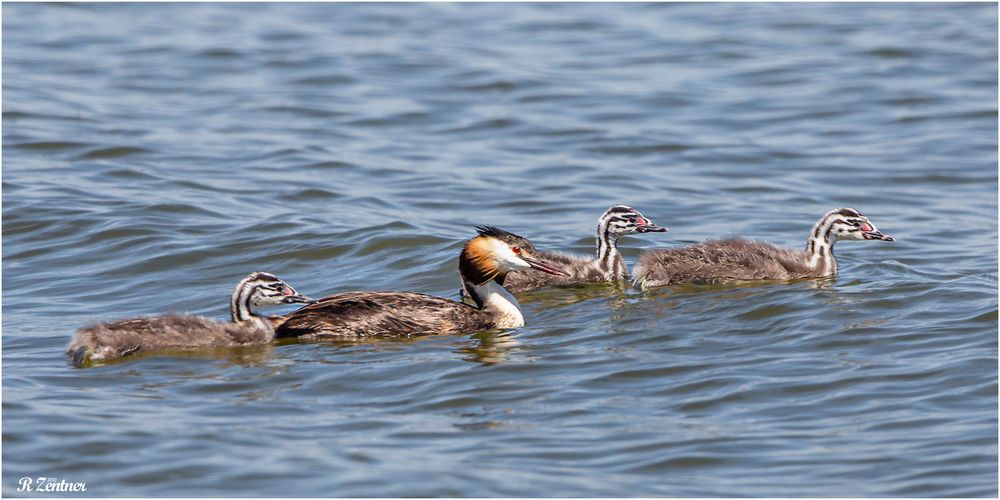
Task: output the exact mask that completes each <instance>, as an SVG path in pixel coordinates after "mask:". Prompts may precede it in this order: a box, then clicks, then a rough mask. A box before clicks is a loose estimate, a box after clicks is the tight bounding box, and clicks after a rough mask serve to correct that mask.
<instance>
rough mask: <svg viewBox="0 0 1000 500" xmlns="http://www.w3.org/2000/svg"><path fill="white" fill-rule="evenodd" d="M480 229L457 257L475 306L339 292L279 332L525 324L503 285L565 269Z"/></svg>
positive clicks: (498, 232) (398, 331)
mask: <svg viewBox="0 0 1000 500" xmlns="http://www.w3.org/2000/svg"><path fill="white" fill-rule="evenodd" d="M476 230H477V231H478V233H479V234H478V236H476V237H475V238H472V239H471V240H469V242H468V243H466V245H465V247H464V248H463V249H462V253H461V255H460V256H459V258H458V268H459V272H460V273H461V275H462V281H463V284H464V287H465V289H466V290H468V292H469V296H470V297H471V298H472V300H473V301H474V302H475V303H476V305H475V306H472V305H469V304H465V303H462V302H456V301H454V300H450V299H445V298H442V297H435V296H433V295H426V294H422V293H415V292H346V293H338V294H335V295H331V296H329V297H325V298H323V299H320V300H319V301H317V302H316V303H314V304H310V305H308V306H305V307H303V308H301V309H299V310H297V311H295V312H293V313H291V314H289V315H288V316H287V317H286V319H285V321H284V322H283V323H282V324H281V325H279V326H278V327H277V329H276V336H277V337H299V336H303V337H341V338H342V337H380V336H391V337H408V336H413V335H442V334H455V333H466V332H474V331H478V330H487V329H494V328H517V327H520V326H524V316H523V315H522V314H521V309H520V307H519V306H518V304H517V300H516V299H514V297H513V296H511V295H510V293H508V292H507V290H505V289H504V288H503V283H504V279H505V278H506V277H507V273H509V272H511V271H518V270H527V269H535V270H538V271H541V272H545V273H550V274H556V275H566V272H565V271H563V270H561V269H559V268H558V267H556V266H554V265H552V264H551V263H549V262H546V261H545V260H544V259H541V258H539V257H538V256H537V253H536V251H535V248H534V246H532V244H531V242H530V241H528V240H527V239H525V238H522V237H520V236H517V235H515V234H511V233H508V232H507V231H504V230H502V229H498V228H495V227H491V226H485V227H477V228H476Z"/></svg>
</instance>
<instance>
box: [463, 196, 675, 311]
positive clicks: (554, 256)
mask: <svg viewBox="0 0 1000 500" xmlns="http://www.w3.org/2000/svg"><path fill="white" fill-rule="evenodd" d="M666 231H667V228H665V227H662V226H657V225H656V224H654V223H653V221H651V220H649V219H647V218H646V217H643V215H642V214H641V213H639V211H638V210H636V209H634V208H632V207H628V206H625V205H615V206H613V207H611V208H609V209H607V210H606V211H605V212H604V213H603V214H602V215H601V217H600V218H599V219H597V256H596V257H593V258H587V257H580V256H576V255H566V254H564V253H559V252H540V253H539V256H541V257H542V258H544V259H546V260H548V261H549V262H552V263H554V264H556V265H557V266H559V267H560V268H561V269H563V270H564V271H566V272H567V273H569V276H556V275H552V274H541V273H528V272H523V271H516V272H512V273H510V274H509V275H507V281H505V282H504V288H506V289H507V290H509V291H510V292H512V293H519V292H527V291H529V290H534V289H536V288H541V287H545V286H555V285H572V284H575V283H589V282H611V281H618V280H625V279H628V267H626V266H625V261H624V260H623V259H622V256H621V254H620V253H619V252H618V238H621V237H622V236H625V235H627V234H633V233H665V232H666ZM462 295H463V296H465V295H467V293H465V290H464V289H463V290H462Z"/></svg>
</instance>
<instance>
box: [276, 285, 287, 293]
mask: <svg viewBox="0 0 1000 500" xmlns="http://www.w3.org/2000/svg"><path fill="white" fill-rule="evenodd" d="M274 290H275V291H276V292H278V293H285V287H284V285H278V286H276V287H274Z"/></svg>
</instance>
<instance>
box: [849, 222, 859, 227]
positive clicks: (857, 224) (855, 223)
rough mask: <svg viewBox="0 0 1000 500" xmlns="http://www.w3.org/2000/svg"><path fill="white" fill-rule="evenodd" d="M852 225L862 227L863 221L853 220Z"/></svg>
mask: <svg viewBox="0 0 1000 500" xmlns="http://www.w3.org/2000/svg"><path fill="white" fill-rule="evenodd" d="M851 225H852V226H854V227H861V223H860V222H858V221H856V220H852V221H851Z"/></svg>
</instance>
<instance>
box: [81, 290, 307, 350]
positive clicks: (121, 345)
mask: <svg viewBox="0 0 1000 500" xmlns="http://www.w3.org/2000/svg"><path fill="white" fill-rule="evenodd" d="M311 302H314V301H313V300H312V299H310V298H309V297H306V296H303V295H301V294H299V293H298V292H297V291H295V289H294V288H292V287H291V286H289V285H288V284H287V283H285V282H284V281H281V280H280V279H278V278H277V277H276V276H274V275H273V274H268V273H259V272H258V273H252V274H250V275H249V276H247V277H246V278H243V280H242V281H240V282H239V284H238V285H236V289H235V290H233V295H232V298H231V299H230V301H229V312H230V314H231V316H232V322H228V323H227V322H223V321H218V320H214V319H211V318H205V317H202V316H189V315H183V314H167V315H164V316H148V317H141V318H132V319H124V320H120V321H114V322H109V323H98V324H96V325H91V326H87V327H84V328H81V329H79V330H77V332H76V336H75V337H74V338H73V341H72V342H70V344H69V347H68V352H67V353H68V354H69V357H70V362H71V363H72V364H73V365H74V366H78V367H79V366H83V365H84V363H85V362H86V361H87V360H90V361H102V360H107V359H110V358H116V357H121V356H128V355H130V354H134V353H136V352H139V351H147V350H152V349H164V348H169V347H225V346H237V345H249V344H263V343H267V342H270V341H271V340H272V339H273V338H274V327H275V326H277V325H279V324H280V323H281V321H282V320H283V319H284V318H283V317H281V316H272V317H266V316H258V315H256V314H254V312H253V310H252V308H253V307H255V306H270V305H279V304H295V303H311Z"/></svg>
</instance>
